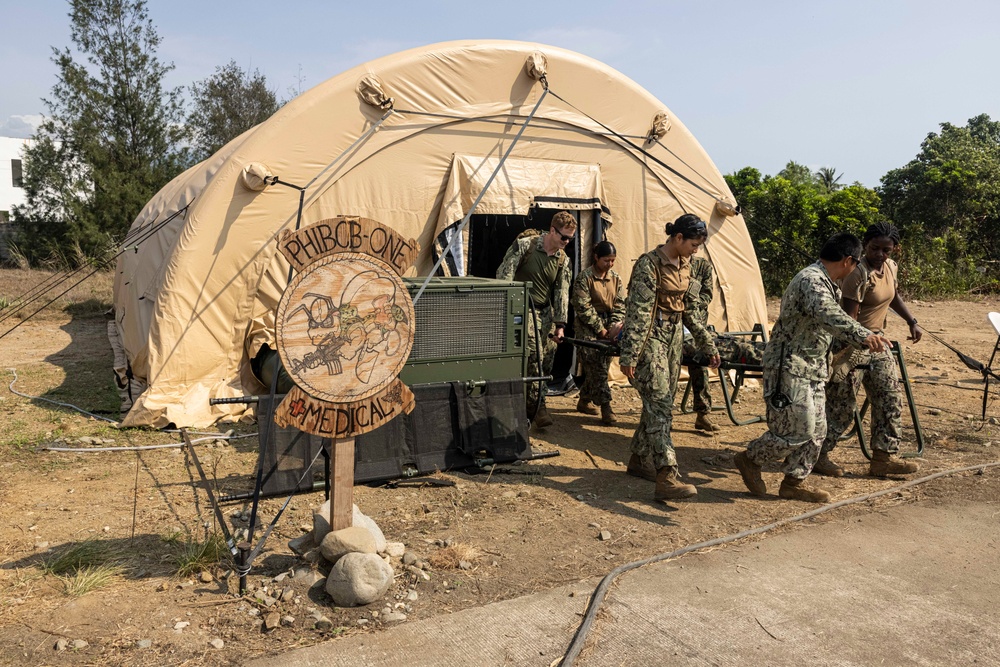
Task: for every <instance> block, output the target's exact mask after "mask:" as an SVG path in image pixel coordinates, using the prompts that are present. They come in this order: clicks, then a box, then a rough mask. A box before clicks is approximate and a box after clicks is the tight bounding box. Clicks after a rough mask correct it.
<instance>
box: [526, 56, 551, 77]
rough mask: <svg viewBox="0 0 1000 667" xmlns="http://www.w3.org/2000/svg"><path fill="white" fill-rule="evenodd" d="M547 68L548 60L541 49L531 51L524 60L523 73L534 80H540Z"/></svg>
mask: <svg viewBox="0 0 1000 667" xmlns="http://www.w3.org/2000/svg"><path fill="white" fill-rule="evenodd" d="M548 69H549V61H548V59H547V58H546V57H545V54H544V53H542V52H541V51H532V53H531V55H530V56H528V59H527V60H525V61H524V73H525V74H527V75H528V76H530V77H531V78H532V79H534V80H535V81H541V80H542V79H544V78H545V74H546V73H547V72H548Z"/></svg>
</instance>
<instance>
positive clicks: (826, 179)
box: [814, 167, 844, 192]
mask: <svg viewBox="0 0 1000 667" xmlns="http://www.w3.org/2000/svg"><path fill="white" fill-rule="evenodd" d="M843 175H844V174H842V173H841V174H838V173H837V170H836V169H835V168H834V167H820V168H819V171H817V172H816V173H815V174H814V176H815V178H816V182H817V183H818V184H819V185H820V187H822V188H823V189H824V190H826V191H827V192H834V191H836V190H839V189H840V188H842V187H844V186H843V185H841V184H840V177H841V176H843Z"/></svg>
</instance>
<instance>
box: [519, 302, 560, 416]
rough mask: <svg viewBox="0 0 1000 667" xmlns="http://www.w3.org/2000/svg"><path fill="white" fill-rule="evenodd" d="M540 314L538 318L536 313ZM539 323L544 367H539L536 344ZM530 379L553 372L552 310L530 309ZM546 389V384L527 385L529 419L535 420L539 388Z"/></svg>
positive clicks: (543, 398)
mask: <svg viewBox="0 0 1000 667" xmlns="http://www.w3.org/2000/svg"><path fill="white" fill-rule="evenodd" d="M535 312H537V313H538V317H537V318H536V317H535V315H534V313H535ZM536 319H537V322H538V339H537V342H538V343H541V346H542V347H541V350H542V365H541V367H539V366H538V357H537V355H536V350H537V349H538V346H537V344H536V338H535V322H536ZM527 324H528V327H527V335H528V345H527V347H528V377H540V376H542V375H548V374H549V373H551V372H552V363H553V362H554V361H555V358H556V342H555V341H554V340H552V339H551V338H549V334H550V333H553V327H552V325H553V322H552V308H542V309H541V310H531V309H530V308H529V309H528V322H527ZM540 386H541V387H542V388H544V387H545V382H529V383H527V387H526V391H525V406H526V407H527V409H528V417H530V418H532V419H533V418H534V416H535V405H536V402H537V401H538V394H539V387H540ZM541 394H542V402H541V405H543V406H544V405H545V392H544V391H542V392H541Z"/></svg>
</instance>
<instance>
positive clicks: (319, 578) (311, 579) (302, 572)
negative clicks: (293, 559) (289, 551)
mask: <svg viewBox="0 0 1000 667" xmlns="http://www.w3.org/2000/svg"><path fill="white" fill-rule="evenodd" d="M295 581H304V582H305V583H306V586H308V587H309V588H312V587H313V586H317V585H319V584H320V583H321V582H323V581H326V577H324V576H323V574H322V573H321V572H317V571H316V570H314V569H312V568H311V567H297V568H295Z"/></svg>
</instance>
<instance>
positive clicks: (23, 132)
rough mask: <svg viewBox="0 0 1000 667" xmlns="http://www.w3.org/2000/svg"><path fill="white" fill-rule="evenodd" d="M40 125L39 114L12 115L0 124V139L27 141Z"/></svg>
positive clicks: (40, 116)
mask: <svg viewBox="0 0 1000 667" xmlns="http://www.w3.org/2000/svg"><path fill="white" fill-rule="evenodd" d="M41 123H42V115H41V114H28V115H13V116H9V117H8V118H7V119H6V120H4V121H3V122H0V137H15V138H18V139H28V138H29V137H31V135H33V134H34V133H35V130H36V129H38V126H39V125H41Z"/></svg>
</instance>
